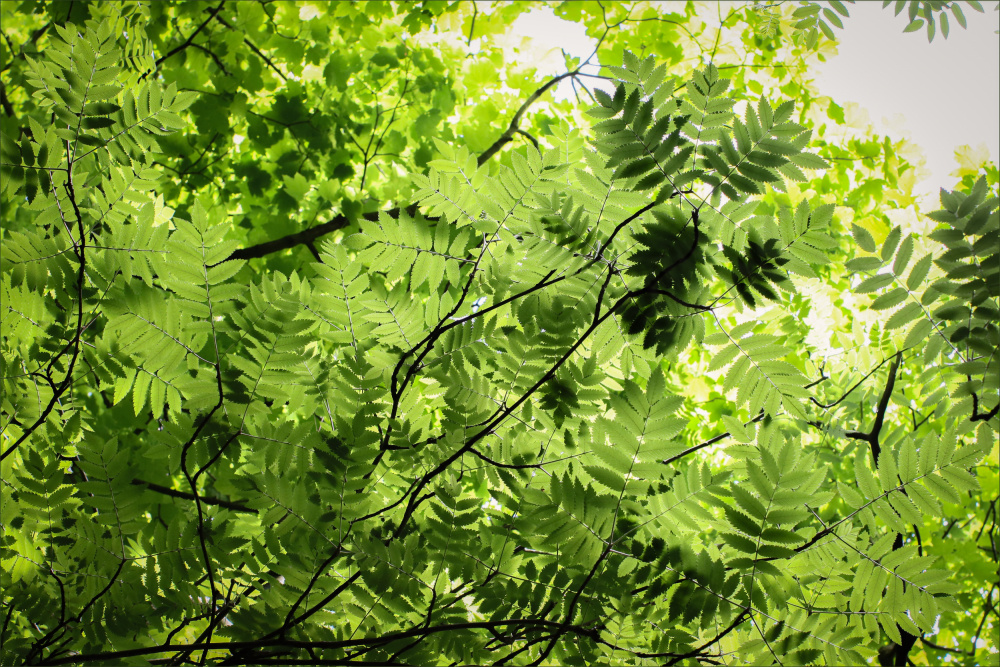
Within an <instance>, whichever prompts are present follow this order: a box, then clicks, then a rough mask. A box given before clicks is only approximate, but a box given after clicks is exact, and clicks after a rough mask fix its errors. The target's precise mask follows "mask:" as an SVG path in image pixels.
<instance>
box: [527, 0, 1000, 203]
mask: <svg viewBox="0 0 1000 667" xmlns="http://www.w3.org/2000/svg"><path fill="white" fill-rule="evenodd" d="M997 4H998V3H996V2H984V3H983V5H984V7H985V9H986V13H985V14H980V13H978V12H976V11H975V10H973V9H972V8H970V7H968V6H963V9H964V10H965V11H964V13H965V17H966V19H967V23H968V25H969V29H968V30H963V29H962V28H961V26H959V25H958V23H957V22H956V21H954V20H952V21H951V23H950V25H951V32H950V34H949V37H948V39H947V40H945V39H944V38H943V37H942V36H941V34H940V30H938V34H937V36H936V37H935V38H934V42H933V43H931V44H928V43H927V34H926V32H925V31H923V30H921V31H918V32H913V33H905V34H904V33H903V28H904V27H905V26H906V23H907V20H906V16H905V11H904V13H903V14H901V15H900V16H894V15H893V12H892V8H891V6H890V8H887V9H885V10H883V9H882V3H881V2H858V3H857V4H854V5H849V6H848V9H849V11H850V13H851V16H850V18H848V19H846V20H845V21H844V30H837V29H835V32H836V34H837V39H838V42H839V47H838V55H836V56H833V57H831V58H829V59H828V60H827V62H825V63H820V64H819V65H818V66H817V67H816V69H815V70H814V71H815V75H816V87H817V89H818V91H819V93H820V94H821V95H828V96H830V97H832V98H833V99H834V101H836V102H837V103H838V104H841V105H843V104H845V103H847V102H856V103H858V104H860V105H861V106H862V107H864V108H865V109H867V110H868V112H869V116H870V119H871V121H872V122H873V124H874V126H875V129H876V131H877V132H879V133H889V134H890V135H891V136H894V137H906V138H909V139H911V140H912V141H914V142H915V143H917V144H919V145H920V146H921V147H922V148H923V149H924V152H925V154H926V155H927V167H928V169H929V170H930V172H931V175H930V176H929V177H928V178H927V179H926V180H925V181H924V182H923V183H921V184H920V185H918V188H917V189H918V191H922V192H929V193H936V192H937V190H938V188H940V187H942V186H943V187H947V188H950V187H952V186H953V185H954V183H955V178H954V177H952V176H950V175H949V174H950V173H951V172H952V171H954V170H955V169H956V166H957V165H956V162H955V159H954V150H955V149H956V148H957V147H959V146H961V145H966V144H967V145H971V146H973V147H977V146H979V145H980V144H985V146H986V148H988V150H989V154H990V159H991V160H992V161H994V162H996V161H997V159H998V157H1000V145H998V144H1000V35H996V34H994V31H995V30H997V28H998V27H1000V13H998V12H996V11H994V8H995V7H996V5H997ZM963 5H964V3H963ZM951 18H953V17H951ZM511 36H513V37H530V38H532V40H533V44H532V46H533V47H534V48H532V49H531V50H530V51H529V52H525V50H523V49H522V51H521V53H520V54H519V57H521V58H525V59H529V58H530V59H534V60H537V61H539V73H540V74H543V75H544V74H558V73H561V72H564V71H565V68H564V65H563V58H562V55H561V53H560V51H559V49H560V48H563V49H565V50H566V51H567V52H568V53H570V54H571V55H574V56H578V57H580V58H581V59H582V58H586V57H587V56H588V55H590V53H591V51H592V50H593V48H594V44H595V42H594V40H592V39H590V38H588V37H587V36H586V35H585V34H584V29H583V26H581V25H579V24H575V23H570V22H569V21H563V20H562V19H558V18H556V17H555V16H554V15H553V14H552V12H551V10H549V9H547V8H540V9H536V10H532V11H531V12H529V13H528V14H525V15H522V16H521V17H520V18H518V20H517V21H516V22H515V23H514V25H513V26H512V27H511ZM555 94H556V96H557V97H558V98H563V97H570V96H572V95H573V92H572V88H571V87H570V84H569V82H568V81H564V82H562V84H560V87H559V89H558V91H557V92H556V93H555Z"/></svg>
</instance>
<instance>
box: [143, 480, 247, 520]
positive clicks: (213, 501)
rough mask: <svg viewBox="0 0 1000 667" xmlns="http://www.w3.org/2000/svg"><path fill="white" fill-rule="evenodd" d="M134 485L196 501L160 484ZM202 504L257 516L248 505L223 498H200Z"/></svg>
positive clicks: (187, 495) (193, 496) (144, 483)
mask: <svg viewBox="0 0 1000 667" xmlns="http://www.w3.org/2000/svg"><path fill="white" fill-rule="evenodd" d="M132 484H134V485H136V486H145V487H146V488H147V489H149V490H150V491H155V492H156V493H162V494H163V495H165V496H170V497H171V498H181V499H183V500H195V495H194V494H193V493H187V492H186V491H177V490H175V489H171V488H168V487H166V486H160V485H159V484H153V483H152V482H147V481H146V480H144V479H133V480H132ZM198 497H199V498H200V499H201V502H203V503H205V504H207V505H218V506H219V507H225V508H226V509H228V510H232V511H234V512H243V513H245V514H257V510H255V509H251V508H249V507H247V506H246V505H241V504H240V503H237V502H233V501H230V500H223V499H222V498H210V497H208V496H198Z"/></svg>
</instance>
